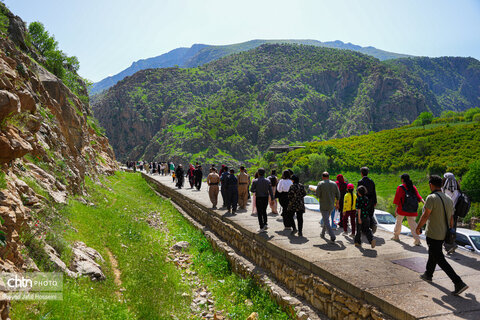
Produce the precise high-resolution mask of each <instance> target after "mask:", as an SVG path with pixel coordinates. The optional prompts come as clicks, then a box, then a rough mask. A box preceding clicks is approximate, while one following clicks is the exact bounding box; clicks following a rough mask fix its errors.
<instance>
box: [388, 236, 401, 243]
mask: <svg viewBox="0 0 480 320" xmlns="http://www.w3.org/2000/svg"><path fill="white" fill-rule="evenodd" d="M390 240H393V241H397V242H398V241H400V238H399V237H397V236H393V237H392V238H391V239H390Z"/></svg>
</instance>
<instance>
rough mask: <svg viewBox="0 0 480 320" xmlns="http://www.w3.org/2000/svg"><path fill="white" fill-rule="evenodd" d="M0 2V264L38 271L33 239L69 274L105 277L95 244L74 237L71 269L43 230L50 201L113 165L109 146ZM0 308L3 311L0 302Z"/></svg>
mask: <svg viewBox="0 0 480 320" xmlns="http://www.w3.org/2000/svg"><path fill="white" fill-rule="evenodd" d="M0 9H1V11H2V14H3V15H4V16H7V17H8V19H9V27H8V34H6V35H5V34H3V35H0V170H1V172H0V179H1V181H0V217H1V218H2V219H1V220H2V221H3V222H2V223H1V225H0V230H1V231H3V232H4V234H5V238H6V239H5V245H4V246H3V247H0V271H4V272H22V271H27V270H33V271H35V270H38V268H37V266H36V265H35V262H34V261H33V260H32V259H30V257H28V256H27V255H25V254H22V250H21V249H22V248H25V247H27V248H28V243H27V242H31V243H32V244H35V245H38V246H40V247H41V248H37V249H38V250H37V251H38V252H39V254H44V255H46V256H47V257H49V258H50V261H51V262H52V263H53V265H55V266H58V269H59V270H63V271H64V272H65V273H66V274H67V275H70V276H76V275H78V274H85V275H88V276H90V277H93V278H96V279H104V277H105V276H104V275H103V273H101V270H97V269H98V268H99V265H98V264H97V263H96V262H95V258H98V257H97V255H98V253H97V252H96V251H95V252H93V251H92V250H93V249H91V248H87V247H86V246H84V245H82V244H75V245H74V246H73V248H72V250H73V252H74V260H73V261H72V262H71V263H70V265H71V266H70V267H71V270H70V269H68V268H67V265H66V264H65V262H64V261H62V260H61V259H60V258H59V255H58V254H57V253H56V251H55V249H54V248H53V247H52V246H50V245H48V244H47V243H46V242H45V239H44V238H42V234H43V233H46V232H47V231H51V230H52V229H51V228H50V226H49V221H50V220H52V219H53V218H54V215H55V214H58V213H56V211H55V206H54V204H55V203H60V204H61V203H65V202H66V199H67V197H68V196H70V195H80V196H81V195H84V194H85V186H84V180H85V177H86V176H89V177H91V178H92V179H96V177H97V176H98V175H99V174H111V173H113V172H114V171H115V170H116V168H117V163H116V161H115V157H114V154H113V151H112V148H111V147H110V145H109V142H108V139H107V138H106V137H105V136H103V135H101V134H99V133H98V132H97V131H98V130H96V129H97V128H95V127H94V126H93V125H92V123H93V122H94V121H93V118H92V113H91V110H90V106H89V104H88V103H86V102H84V101H82V100H81V99H79V97H78V96H77V95H75V94H74V93H73V92H72V91H71V90H70V89H69V88H68V87H67V86H66V85H65V84H64V83H63V82H62V80H61V79H59V78H57V77H56V76H55V75H53V74H52V73H50V72H49V71H48V70H47V69H45V68H44V67H43V66H42V63H44V62H45V59H44V58H43V57H42V56H41V55H40V54H39V53H38V52H37V51H36V50H35V48H33V47H32V46H31V45H28V44H27V43H26V42H25V38H26V32H27V31H26V27H25V23H24V22H23V21H22V20H21V19H20V18H19V17H17V16H15V15H13V14H12V13H11V12H10V11H8V9H6V7H5V6H4V5H3V4H1V3H0ZM83 92H84V93H86V88H83ZM39 212H44V213H45V212H46V213H48V214H45V216H46V220H45V221H39V220H36V219H35V220H34V219H33V216H35V214H36V213H39ZM20 234H24V235H28V237H27V236H26V237H22V239H27V240H25V241H23V242H22V241H21V240H20V238H21V237H20ZM41 249H43V250H44V253H41ZM25 251H26V252H29V251H28V250H25ZM100 258H101V257H100ZM96 268H97V269H96ZM0 315H1V317H2V319H5V318H6V317H7V316H8V303H6V302H4V301H3V302H0Z"/></svg>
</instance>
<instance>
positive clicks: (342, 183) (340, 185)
mask: <svg viewBox="0 0 480 320" xmlns="http://www.w3.org/2000/svg"><path fill="white" fill-rule="evenodd" d="M335 183H336V184H337V187H338V190H340V192H345V191H346V190H347V184H346V183H345V179H344V178H343V175H342V174H339V175H337V181H335Z"/></svg>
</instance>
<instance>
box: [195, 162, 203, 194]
mask: <svg viewBox="0 0 480 320" xmlns="http://www.w3.org/2000/svg"><path fill="white" fill-rule="evenodd" d="M193 175H194V178H195V188H197V190H200V188H201V187H202V179H203V172H202V166H201V165H199V164H197V167H196V168H195V171H194V172H193Z"/></svg>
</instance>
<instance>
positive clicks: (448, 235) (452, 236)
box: [439, 196, 456, 244]
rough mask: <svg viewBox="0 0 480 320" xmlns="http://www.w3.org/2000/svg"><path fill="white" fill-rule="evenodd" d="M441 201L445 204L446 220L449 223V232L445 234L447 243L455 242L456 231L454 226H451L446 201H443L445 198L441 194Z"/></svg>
mask: <svg viewBox="0 0 480 320" xmlns="http://www.w3.org/2000/svg"><path fill="white" fill-rule="evenodd" d="M439 197H440V201H442V205H443V212H445V222H446V223H447V232H446V234H445V243H447V244H454V243H455V238H456V231H455V229H454V228H450V223H448V218H447V210H446V209H445V203H443V199H442V197H441V196H439Z"/></svg>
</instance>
